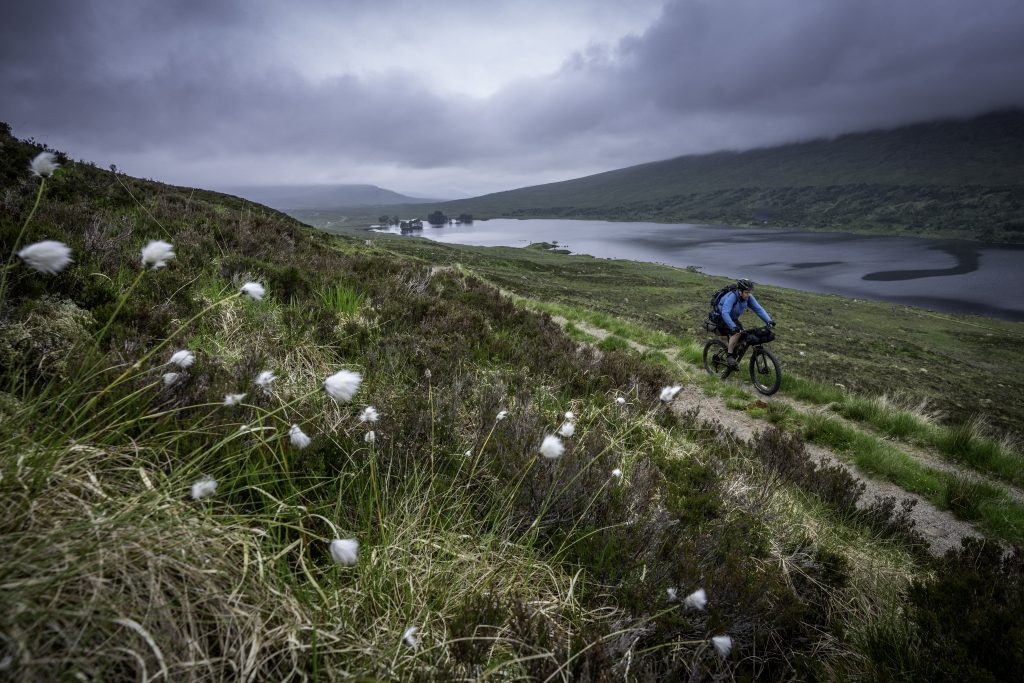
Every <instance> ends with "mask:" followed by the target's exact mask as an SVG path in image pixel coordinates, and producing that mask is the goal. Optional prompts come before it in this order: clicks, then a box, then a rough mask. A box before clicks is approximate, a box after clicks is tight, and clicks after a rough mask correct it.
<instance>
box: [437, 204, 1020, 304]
mask: <svg viewBox="0 0 1024 683" xmlns="http://www.w3.org/2000/svg"><path fill="white" fill-rule="evenodd" d="M417 234H418V235H422V236H423V237H426V238H429V239H432V240H437V241H440V242H452V243H456V244H474V245H480V246H512V247H517V246H518V247H522V246H526V245H528V244H531V243H533V242H556V241H557V242H558V243H559V246H561V247H565V248H567V249H569V250H570V251H572V252H573V253H576V254H590V255H591V256H596V257H599V258H617V259H630V260H633V261H649V262H653V263H663V264H667V265H671V266H677V267H685V266H696V267H699V268H701V270H703V271H704V272H706V273H711V274H713V275H724V276H727V277H749V278H751V279H753V280H754V281H755V282H761V283H766V284H772V285H778V286H782V287H792V288H794V289H802V290H806V291H812V292H823V293H832V294H840V295H843V296H847V297H859V298H870V299H882V300H887V301H895V302H900V303H906V304H910V305H914V306H922V307H925V308H932V309H936V310H942V311H950V312H958V313H974V314H978V315H989V316H994V317H999V318H1007V319H1011V320H1024V297H1020V296H1018V295H1017V294H1018V293H1019V292H1021V291H1022V290H1024V269H1022V268H1021V257H1022V256H1024V247H1022V246H1016V245H997V244H983V243H979V242H966V241H960V240H928V239H917V238H910V237H881V236H873V235H853V234H849V233H819V232H801V231H797V230H785V231H783V230H758V229H749V228H732V227H724V226H716V227H711V226H704V225H689V224H666V223H612V222H607V221H570V220H547V219H537V220H510V219H496V220H489V221H477V222H475V223H473V224H471V225H454V226H446V227H443V228H427V229H424V230H423V231H422V232H417Z"/></svg>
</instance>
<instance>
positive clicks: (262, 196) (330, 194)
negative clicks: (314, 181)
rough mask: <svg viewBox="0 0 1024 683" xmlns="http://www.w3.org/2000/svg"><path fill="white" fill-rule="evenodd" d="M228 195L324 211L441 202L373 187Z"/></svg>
mask: <svg viewBox="0 0 1024 683" xmlns="http://www.w3.org/2000/svg"><path fill="white" fill-rule="evenodd" d="M222 191H223V192H225V193H227V194H233V195H237V196H239V197H242V198H244V199H248V200H250V201H254V202H257V203H259V204H264V205H266V206H269V207H271V208H274V209H278V210H285V209H290V210H294V209H323V208H330V209H335V208H345V207H353V206H377V205H380V204H389V205H390V204H415V203H422V202H429V201H441V200H437V199H430V198H426V197H411V196H409V195H405V194H402V193H400V192H395V191H394V190H388V189H386V188H382V187H379V186H377V185H370V184H353V183H344V184H329V185H250V186H244V185H243V186H233V187H225V188H223V189H222Z"/></svg>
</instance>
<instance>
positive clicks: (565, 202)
mask: <svg viewBox="0 0 1024 683" xmlns="http://www.w3.org/2000/svg"><path fill="white" fill-rule="evenodd" d="M1022 177H1024V112H1021V111H1009V112H1002V113H995V114H989V115H985V116H981V117H977V118H975V119H971V120H968V121H944V122H936V123H926V124H916V125H912V126H906V127H902V128H897V129H893V130H885V131H873V132H868V133H857V134H850V135H844V136H841V137H838V138H835V139H831V140H815V141H811V142H804V143H796V144H790V145H784V146H780V147H772V148H766V149H755V150H750V151H746V152H719V153H715V154H708V155H700V156H686V157H679V158H676V159H669V160H666V161H659V162H654V163H649V164H642V165H640V166H632V167H629V168H624V169H619V170H615V171H610V172H607V173H601V174H598V175H593V176H588V177H585V178H578V179H574V180H568V181H564V182H559V183H550V184H547V185H538V186H535V187H526V188H521V189H517V190H511V191H507V192H499V193H495V194H490V195H485V196H482V197H477V198H474V199H467V200H460V201H453V202H446V203H444V204H437V205H419V206H415V205H410V206H404V207H396V208H395V210H393V211H392V210H384V209H382V210H378V211H370V212H368V213H367V215H365V216H360V215H352V216H349V217H348V223H349V224H358V223H359V222H360V221H366V220H368V219H369V220H375V219H376V217H377V215H379V214H381V213H387V214H389V215H390V214H398V215H402V216H408V215H412V214H414V213H416V212H419V213H420V214H421V215H426V214H427V213H429V212H430V211H433V210H435V209H437V208H441V209H442V210H443V211H445V212H446V213H448V214H449V215H452V216H454V215H458V214H460V213H470V214H473V215H475V216H476V217H478V218H487V217H498V216H508V217H566V218H568V217H572V218H603V219H611V220H653V221H663V222H711V223H729V224H736V225H751V224H756V225H763V224H768V225H779V226H788V227H793V226H796V227H802V228H807V229H823V230H838V229H842V230H852V231H858V232H881V233H886V234H891V233H897V232H906V233H909V234H916V235H934V236H938V235H941V236H947V237H961V238H967V239H984V240H993V241H1005V242H1021V241H1022V240H1024V213H1022V209H1021V206H1022V199H1024V186H1022V185H1021V178H1022ZM337 218H338V217H337V216H334V215H333V214H330V215H328V214H322V213H318V212H309V214H308V215H306V214H303V219H304V220H305V219H309V220H314V221H319V222H318V223H316V224H318V225H324V224H325V221H326V220H331V219H334V220H337Z"/></svg>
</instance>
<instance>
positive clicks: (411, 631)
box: [402, 626, 420, 648]
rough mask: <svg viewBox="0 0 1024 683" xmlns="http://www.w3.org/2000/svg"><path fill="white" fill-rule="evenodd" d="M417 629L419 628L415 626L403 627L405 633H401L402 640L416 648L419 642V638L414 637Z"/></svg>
mask: <svg viewBox="0 0 1024 683" xmlns="http://www.w3.org/2000/svg"><path fill="white" fill-rule="evenodd" d="M417 631H419V629H418V628H417V627H415V626H410V627H409V628H407V629H405V633H403V634H402V642H403V643H405V644H406V645H408V646H409V647H411V648H416V647H417V646H418V645H419V644H420V641H419V639H418V638H417V637H416V632H417Z"/></svg>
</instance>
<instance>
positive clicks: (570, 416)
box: [565, 410, 576, 422]
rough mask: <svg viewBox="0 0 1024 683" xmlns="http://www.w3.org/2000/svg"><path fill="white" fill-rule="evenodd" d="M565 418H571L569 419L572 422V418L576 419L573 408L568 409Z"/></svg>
mask: <svg viewBox="0 0 1024 683" xmlns="http://www.w3.org/2000/svg"><path fill="white" fill-rule="evenodd" d="M565 419H566V420H569V421H570V422H571V421H572V420H575V419H576V416H575V415H573V414H572V411H571V410H568V411H566V413H565Z"/></svg>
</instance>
